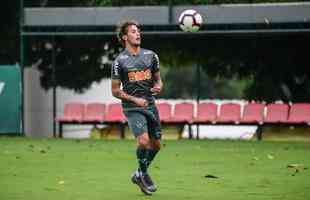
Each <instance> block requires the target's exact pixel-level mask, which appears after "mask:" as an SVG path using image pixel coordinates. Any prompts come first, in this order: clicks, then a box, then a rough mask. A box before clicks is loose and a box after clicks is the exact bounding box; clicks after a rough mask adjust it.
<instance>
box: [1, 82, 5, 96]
mask: <svg viewBox="0 0 310 200" xmlns="http://www.w3.org/2000/svg"><path fill="white" fill-rule="evenodd" d="M4 86H5V83H4V82H0V95H1V94H2V92H3V89H4Z"/></svg>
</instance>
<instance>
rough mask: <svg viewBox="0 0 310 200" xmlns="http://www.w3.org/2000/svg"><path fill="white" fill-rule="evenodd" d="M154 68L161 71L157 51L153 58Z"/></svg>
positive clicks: (155, 70)
mask: <svg viewBox="0 0 310 200" xmlns="http://www.w3.org/2000/svg"><path fill="white" fill-rule="evenodd" d="M152 69H153V71H154V72H157V71H159V58H158V55H157V54H156V53H154V55H153V60H152Z"/></svg>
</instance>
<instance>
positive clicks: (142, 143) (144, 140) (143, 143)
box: [137, 134, 150, 148]
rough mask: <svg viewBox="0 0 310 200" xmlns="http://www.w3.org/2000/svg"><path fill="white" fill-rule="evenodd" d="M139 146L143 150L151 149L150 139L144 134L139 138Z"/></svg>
mask: <svg viewBox="0 0 310 200" xmlns="http://www.w3.org/2000/svg"><path fill="white" fill-rule="evenodd" d="M137 139H138V145H139V147H142V148H149V147H150V139H149V136H148V135H147V134H142V135H140V136H138V138H137Z"/></svg>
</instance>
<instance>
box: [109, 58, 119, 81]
mask: <svg viewBox="0 0 310 200" xmlns="http://www.w3.org/2000/svg"><path fill="white" fill-rule="evenodd" d="M111 78H112V79H120V65H119V62H118V61H117V60H115V61H114V62H113V64H112V70H111Z"/></svg>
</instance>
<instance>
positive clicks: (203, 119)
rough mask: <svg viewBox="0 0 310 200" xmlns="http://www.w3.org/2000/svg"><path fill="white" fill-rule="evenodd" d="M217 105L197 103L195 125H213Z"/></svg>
mask: <svg viewBox="0 0 310 200" xmlns="http://www.w3.org/2000/svg"><path fill="white" fill-rule="evenodd" d="M217 108H218V106H217V104H215V103H199V104H198V106H197V117H196V118H195V119H194V122H195V123H208V122H212V123H215V122H216V119H217Z"/></svg>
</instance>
